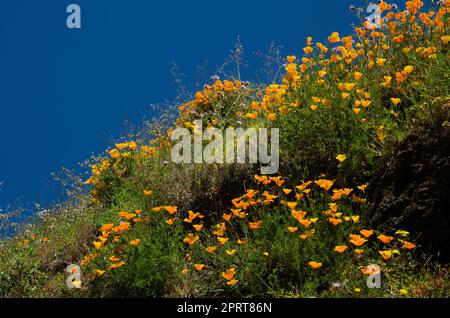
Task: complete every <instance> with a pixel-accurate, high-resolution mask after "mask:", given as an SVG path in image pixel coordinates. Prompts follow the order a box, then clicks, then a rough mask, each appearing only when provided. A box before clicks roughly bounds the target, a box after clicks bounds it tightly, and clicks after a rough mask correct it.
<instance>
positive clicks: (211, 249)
mask: <svg viewBox="0 0 450 318" xmlns="http://www.w3.org/2000/svg"><path fill="white" fill-rule="evenodd" d="M216 249H217V246H209V247H207V248H205V251H207V252H208V253H209V254H214V253H215V252H216Z"/></svg>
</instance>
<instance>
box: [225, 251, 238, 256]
mask: <svg viewBox="0 0 450 318" xmlns="http://www.w3.org/2000/svg"><path fill="white" fill-rule="evenodd" d="M225 253H227V254H228V255H230V256H233V255H234V254H236V250H226V251H225Z"/></svg>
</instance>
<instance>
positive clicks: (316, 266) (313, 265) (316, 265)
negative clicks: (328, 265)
mask: <svg viewBox="0 0 450 318" xmlns="http://www.w3.org/2000/svg"><path fill="white" fill-rule="evenodd" d="M308 265H309V267H311V268H312V269H318V268H320V267H322V263H319V262H309V263H308Z"/></svg>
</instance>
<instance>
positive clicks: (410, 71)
mask: <svg viewBox="0 0 450 318" xmlns="http://www.w3.org/2000/svg"><path fill="white" fill-rule="evenodd" d="M403 71H404V72H405V73H406V74H411V73H412V72H413V71H414V66H412V65H407V66H405V67H404V68H403Z"/></svg>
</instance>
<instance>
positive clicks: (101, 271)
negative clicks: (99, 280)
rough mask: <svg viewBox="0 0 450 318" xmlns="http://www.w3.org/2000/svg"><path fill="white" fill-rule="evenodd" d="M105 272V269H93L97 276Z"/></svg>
mask: <svg viewBox="0 0 450 318" xmlns="http://www.w3.org/2000/svg"><path fill="white" fill-rule="evenodd" d="M105 273H106V271H103V270H100V269H97V270H96V271H95V274H96V275H97V276H102V275H103V274H105Z"/></svg>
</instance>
